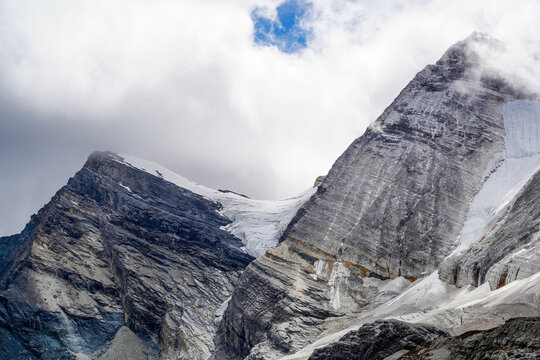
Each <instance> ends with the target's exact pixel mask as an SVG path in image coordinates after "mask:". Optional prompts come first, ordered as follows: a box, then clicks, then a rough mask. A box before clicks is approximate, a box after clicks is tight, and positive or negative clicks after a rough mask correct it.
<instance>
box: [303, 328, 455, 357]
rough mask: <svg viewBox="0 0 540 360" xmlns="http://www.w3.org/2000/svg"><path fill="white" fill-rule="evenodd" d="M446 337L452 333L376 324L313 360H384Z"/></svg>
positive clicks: (319, 352) (321, 351) (317, 352)
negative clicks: (402, 351) (401, 351)
mask: <svg viewBox="0 0 540 360" xmlns="http://www.w3.org/2000/svg"><path fill="white" fill-rule="evenodd" d="M444 335H448V333H446V332H445V331H443V330H440V329H437V328H436V327H434V326H429V325H421V324H409V323H406V322H403V321H397V320H388V321H376V322H374V323H371V324H366V325H364V326H362V327H361V328H360V329H358V330H355V331H351V332H349V333H348V334H346V335H345V336H343V337H342V338H341V339H339V340H338V341H336V342H334V343H332V344H330V345H327V346H325V347H324V348H321V349H317V350H315V351H314V352H313V354H312V355H311V356H310V357H309V360H363V359H370V360H379V359H381V360H382V359H384V358H386V357H388V356H390V355H392V354H394V353H396V352H397V351H400V350H410V349H412V348H414V347H416V346H418V345H421V344H423V343H425V342H427V341H429V340H432V339H434V338H436V337H439V336H444Z"/></svg>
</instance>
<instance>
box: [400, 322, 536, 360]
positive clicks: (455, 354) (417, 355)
mask: <svg viewBox="0 0 540 360" xmlns="http://www.w3.org/2000/svg"><path fill="white" fill-rule="evenodd" d="M539 357H540V318H515V319H511V320H508V321H507V322H506V323H505V324H504V325H501V326H499V327H496V328H494V329H491V330H484V331H469V332H466V333H464V334H462V335H460V336H456V337H439V338H437V339H435V340H432V341H430V342H428V343H426V344H422V345H420V346H418V347H416V348H414V349H413V350H411V351H409V352H408V353H407V354H405V355H403V356H401V357H399V359H400V360H420V359H437V360H480V359H482V360H485V359H493V360H495V359H538V358H539Z"/></svg>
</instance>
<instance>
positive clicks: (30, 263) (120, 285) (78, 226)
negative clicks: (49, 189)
mask: <svg viewBox="0 0 540 360" xmlns="http://www.w3.org/2000/svg"><path fill="white" fill-rule="evenodd" d="M121 160H122V159H121V158H119V157H118V156H116V155H113V154H109V153H94V154H92V155H91V156H90V158H89V159H88V162H87V163H86V164H85V165H84V167H83V168H82V169H81V170H80V171H79V172H78V173H77V174H76V175H75V176H74V177H73V178H72V179H70V180H69V183H68V185H67V186H65V187H64V188H62V189H61V190H60V191H59V192H58V193H57V194H56V195H55V196H54V197H53V199H52V200H51V202H50V203H49V204H47V205H46V206H45V207H44V208H43V209H42V210H41V211H40V212H39V213H38V214H37V215H36V216H34V217H33V218H32V221H31V222H30V224H29V225H28V226H27V227H26V229H25V230H24V231H23V232H22V233H21V234H20V235H19V236H14V237H9V238H1V239H0V244H1V247H0V248H1V249H2V250H1V251H2V252H1V254H0V255H1V256H2V260H3V261H2V262H1V264H2V265H1V266H2V272H1V282H0V284H2V287H1V289H0V290H1V291H0V329H1V332H0V354H2V355H1V357H3V358H6V356H7V358H10V359H36V358H38V359H75V358H77V359H84V358H92V359H95V358H99V357H100V356H101V355H102V354H103V356H104V358H105V359H110V358H113V357H112V356H113V355H111V354H114V352H115V351H114V348H122V346H126V345H125V344H124V342H127V343H128V344H138V347H137V346H134V347H133V349H135V350H136V349H137V348H139V349H140V350H139V353H140V354H139V355H140V356H141V358H147V357H148V356H149V357H159V358H163V359H177V358H179V357H182V358H185V359H202V358H205V357H208V356H209V354H210V352H211V351H212V349H213V334H214V332H215V324H214V321H215V313H216V311H217V310H218V308H219V307H220V305H221V304H222V303H223V302H224V301H225V300H226V299H227V298H228V297H229V296H230V295H231V293H232V290H233V288H234V285H235V284H236V283H237V281H238V278H239V275H240V273H241V272H242V270H243V269H244V268H245V267H246V266H247V264H249V262H251V261H252V259H253V258H252V257H251V256H249V255H247V254H246V253H245V252H244V251H242V250H240V247H241V246H243V244H242V242H241V241H240V240H239V239H238V238H236V237H234V236H232V235H231V234H230V233H228V232H226V231H224V230H221V229H220V227H222V226H225V225H227V224H228V223H230V220H229V219H227V218H225V217H223V216H221V215H220V214H219V213H218V210H220V207H219V204H217V203H215V202H212V201H210V200H208V199H205V198H203V197H202V196H200V195H197V194H194V193H192V192H191V191H188V190H185V189H182V188H179V187H177V186H175V185H173V184H172V183H169V182H167V181H164V180H163V179H161V178H160V177H159V176H157V175H156V176H153V175H151V174H148V173H146V172H144V171H141V170H138V169H135V168H133V167H130V166H126V165H125V164H124V163H122V162H121ZM126 326H127V327H129V329H131V330H129V329H127V331H126V330H123V331H122V332H120V333H119V329H121V328H123V327H124V328H125V327H126ZM113 339H114V342H113V343H114V348H113V349H109V345H110V344H111V342H112V341H113ZM141 344H144V346H143V345H141ZM130 348H131V346H130ZM135 350H134V351H135ZM105 353H107V354H105Z"/></svg>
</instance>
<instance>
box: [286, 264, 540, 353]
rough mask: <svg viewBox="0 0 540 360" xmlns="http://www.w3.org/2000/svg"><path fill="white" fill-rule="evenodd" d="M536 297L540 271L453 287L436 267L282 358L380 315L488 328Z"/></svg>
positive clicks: (534, 304)
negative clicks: (495, 283) (495, 285)
mask: <svg viewBox="0 0 540 360" xmlns="http://www.w3.org/2000/svg"><path fill="white" fill-rule="evenodd" d="M539 299H540V273H537V274H536V275H533V276H531V277H529V278H527V279H523V280H518V281H515V282H513V283H512V284H509V285H507V286H505V287H503V288H501V289H498V290H494V291H491V290H490V288H489V285H488V284H484V285H482V286H480V287H478V288H476V287H474V286H467V287H464V288H456V287H455V286H453V285H449V284H447V283H445V282H444V281H441V280H440V279H439V275H438V273H437V271H435V272H434V273H432V274H431V275H430V276H428V277H426V278H424V279H422V280H418V281H417V282H416V283H415V284H414V285H413V286H411V287H410V288H408V289H407V290H406V291H405V292H403V293H402V294H401V295H399V296H397V297H395V298H394V299H392V300H390V301H389V302H387V303H386V304H384V305H382V306H380V307H378V308H376V309H374V310H372V311H368V312H365V313H363V314H362V315H361V316H360V317H359V318H358V319H355V320H353V321H351V322H350V323H349V324H348V325H347V326H344V328H343V329H342V330H340V331H335V332H331V333H330V334H328V335H326V336H322V337H321V338H319V339H318V340H317V341H315V342H313V343H312V344H310V345H308V346H306V347H305V348H304V349H302V350H300V351H298V352H296V353H295V354H291V355H288V356H285V357H283V358H282V359H281V360H303V359H307V358H308V357H309V356H310V355H311V354H312V353H313V351H314V350H315V349H317V348H320V347H323V346H326V345H328V344H330V343H332V342H334V341H337V340H339V339H340V338H341V337H342V336H344V335H345V334H347V333H348V332H349V331H352V330H357V329H358V328H360V327H361V326H362V325H363V324H366V323H370V322H373V321H376V320H380V319H397V320H402V321H406V322H411V323H426V324H432V325H437V326H443V327H445V328H447V329H450V330H453V333H454V334H460V333H463V332H465V331H467V330H469V329H471V328H474V329H486V328H491V327H494V326H497V325H500V324H502V323H504V321H505V320H506V319H508V318H512V317H516V316H538V315H539V314H540V311H539V310H538V309H539V308H540V300H539ZM508 305H514V306H508ZM520 311H521V313H520ZM494 314H497V316H495V315H494Z"/></svg>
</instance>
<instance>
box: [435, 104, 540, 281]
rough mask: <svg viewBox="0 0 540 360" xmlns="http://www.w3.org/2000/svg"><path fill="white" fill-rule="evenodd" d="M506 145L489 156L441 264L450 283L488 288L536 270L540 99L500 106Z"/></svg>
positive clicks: (539, 267) (539, 265)
mask: <svg viewBox="0 0 540 360" xmlns="http://www.w3.org/2000/svg"><path fill="white" fill-rule="evenodd" d="M503 115H504V127H505V134H506V135H505V150H504V151H503V152H502V153H500V154H496V155H495V156H494V159H493V160H492V162H491V164H490V166H488V170H487V172H486V177H485V181H484V182H483V184H482V187H481V189H480V191H479V192H478V193H477V195H476V196H475V198H474V200H473V202H472V204H471V207H470V209H469V212H468V215H467V221H466V222H465V225H464V227H463V229H462V231H461V235H460V245H459V246H458V247H457V248H456V249H455V250H454V251H453V253H452V255H451V256H450V257H449V258H448V259H447V260H446V261H445V262H443V263H442V264H441V266H440V269H439V273H440V275H441V278H442V279H444V280H446V281H448V282H449V283H452V284H456V285H457V286H463V285H466V284H471V285H474V286H478V285H480V284H482V283H483V282H484V281H489V283H490V285H491V288H492V289H495V288H498V287H500V286H504V285H506V284H508V283H510V282H511V281H514V280H516V279H523V278H526V277H528V276H531V275H533V274H534V273H536V272H538V271H540V240H539V239H540V207H539V206H538V201H539V199H540V173H539V172H538V171H539V170H540V103H539V102H535V101H528V100H519V101H513V102H510V103H508V104H506V105H505V106H504V109H503Z"/></svg>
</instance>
